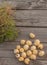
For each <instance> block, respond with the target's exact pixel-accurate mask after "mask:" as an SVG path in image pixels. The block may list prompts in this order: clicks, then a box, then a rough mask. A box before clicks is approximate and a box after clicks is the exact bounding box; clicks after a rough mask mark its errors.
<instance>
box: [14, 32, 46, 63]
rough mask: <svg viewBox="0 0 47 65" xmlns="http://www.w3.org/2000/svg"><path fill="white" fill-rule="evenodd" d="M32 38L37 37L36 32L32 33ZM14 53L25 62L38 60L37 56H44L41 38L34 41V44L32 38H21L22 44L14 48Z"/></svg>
mask: <svg viewBox="0 0 47 65" xmlns="http://www.w3.org/2000/svg"><path fill="white" fill-rule="evenodd" d="M29 36H30V38H32V39H33V38H35V34H33V33H30V34H29ZM14 54H15V56H16V58H17V59H18V60H19V61H23V62H24V63H25V64H29V63H30V60H36V58H37V56H40V57H41V56H44V54H45V52H44V51H43V44H42V43H41V42H40V40H39V39H36V40H35V41H34V44H33V43H32V42H31V41H30V40H21V41H20V45H17V46H16V49H14Z"/></svg>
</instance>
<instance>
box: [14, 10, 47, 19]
mask: <svg viewBox="0 0 47 65" xmlns="http://www.w3.org/2000/svg"><path fill="white" fill-rule="evenodd" d="M13 16H15V18H16V19H32V18H33V19H34V18H35V19H40V18H47V10H17V11H15V10H14V13H13Z"/></svg>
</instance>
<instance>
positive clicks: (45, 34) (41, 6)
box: [0, 0, 47, 65]
mask: <svg viewBox="0 0 47 65" xmlns="http://www.w3.org/2000/svg"><path fill="white" fill-rule="evenodd" d="M2 2H7V3H9V4H11V6H12V10H13V11H14V13H13V16H14V18H13V19H14V20H15V21H16V26H17V28H18V29H20V31H21V33H19V37H18V38H17V39H16V40H15V41H12V42H10V41H8V42H4V43H3V44H0V65H25V64H24V63H20V62H19V61H18V60H17V59H16V58H15V56H14V53H13V50H14V48H15V47H16V45H17V44H19V41H20V40H21V39H26V40H27V39H30V38H29V37H28V36H29V33H30V32H33V33H34V34H35V35H36V38H38V39H40V40H41V42H42V43H43V44H44V50H45V52H46V54H45V56H44V57H42V58H40V57H38V58H37V60H35V61H31V63H30V65H47V0H0V4H2ZM30 40H31V39H30ZM31 41H33V40H31Z"/></svg>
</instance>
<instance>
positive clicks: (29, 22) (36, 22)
mask: <svg viewBox="0 0 47 65" xmlns="http://www.w3.org/2000/svg"><path fill="white" fill-rule="evenodd" d="M15 21H16V26H25V27H27V26H29V27H34V26H35V27H47V17H46V18H45V17H42V18H35V17H33V18H31V19H15Z"/></svg>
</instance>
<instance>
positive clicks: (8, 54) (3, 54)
mask: <svg viewBox="0 0 47 65" xmlns="http://www.w3.org/2000/svg"><path fill="white" fill-rule="evenodd" d="M18 44H19V42H5V43H3V44H1V45H0V58H12V59H13V58H15V55H14V52H13V51H14V49H15V48H16V45H18ZM43 45H44V49H43V50H44V51H45V56H43V57H37V59H38V60H47V44H46V43H43Z"/></svg>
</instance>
